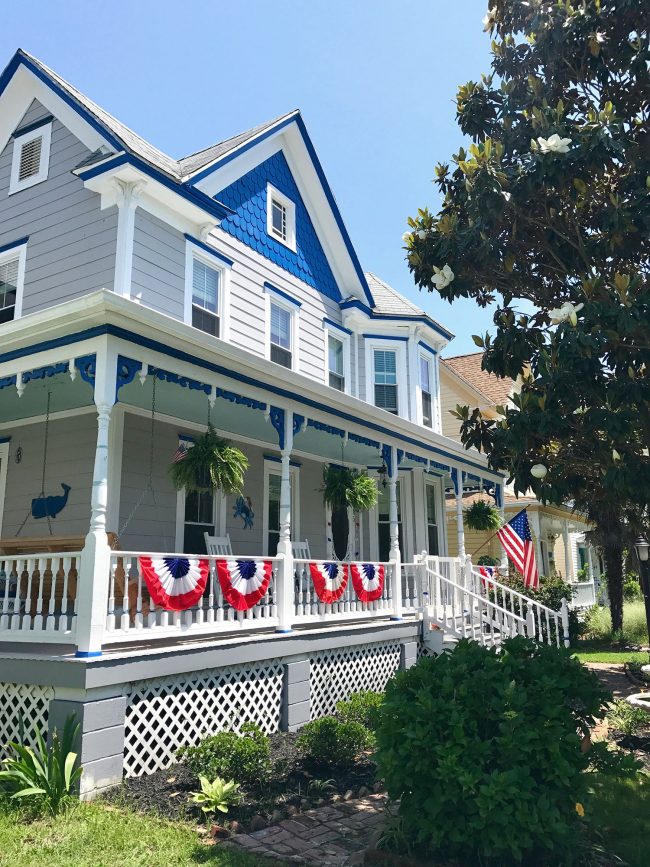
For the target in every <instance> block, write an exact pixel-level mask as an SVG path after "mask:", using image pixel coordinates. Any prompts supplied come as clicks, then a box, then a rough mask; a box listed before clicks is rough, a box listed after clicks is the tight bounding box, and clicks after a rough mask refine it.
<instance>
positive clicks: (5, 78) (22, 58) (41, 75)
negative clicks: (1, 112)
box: [0, 48, 123, 150]
mask: <svg viewBox="0 0 650 867" xmlns="http://www.w3.org/2000/svg"><path fill="white" fill-rule="evenodd" d="M20 65H22V66H25V67H27V69H29V71H30V72H32V73H33V74H34V75H35V76H36V78H38V79H39V80H40V81H42V82H43V83H44V84H45V85H47V87H49V88H50V90H52V91H54V93H56V95H57V96H58V97H60V98H61V99H62V100H63V101H64V102H65V103H66V105H69V106H70V108H73V109H74V110H75V111H76V112H77V114H78V115H80V116H81V117H83V119H84V120H85V121H86V123H88V124H89V125H90V126H91V127H92V128H93V129H94V130H96V131H97V132H98V133H100V135H102V136H103V137H104V138H105V139H106V141H107V142H109V144H111V145H112V146H113V147H114V148H117V149H118V150H121V148H122V147H123V144H122V142H120V141H119V140H118V139H117V138H116V137H115V136H114V135H113V133H112V132H110V130H109V129H108V127H106V126H105V125H104V124H103V123H101V122H100V121H99V120H98V119H97V118H96V117H95V116H94V115H92V114H91V113H90V112H89V111H88V110H87V109H85V108H84V107H83V106H82V105H81V103H80V102H77V100H76V99H74V98H73V97H72V96H71V95H70V94H69V93H68V92H67V91H66V90H64V89H63V88H62V87H61V86H60V85H59V84H57V83H56V82H55V81H54V79H53V78H51V77H50V76H49V75H47V74H46V73H45V72H43V70H42V69H40V67H38V66H36V64H35V63H33V62H32V61H31V60H30V58H29V57H27V56H26V55H25V54H24V53H23V52H22V51H21V50H20V48H19V49H18V51H17V52H16V53H15V54H14V56H13V57H12V58H11V60H10V61H9V63H8V64H7V66H6V67H5V69H4V71H3V73H2V75H0V96H1V95H2V94H3V93H4V91H5V89H6V87H7V85H8V84H9V82H10V81H11V79H12V78H13V77H14V74H15V72H16V70H17V69H18V67H19V66H20Z"/></svg>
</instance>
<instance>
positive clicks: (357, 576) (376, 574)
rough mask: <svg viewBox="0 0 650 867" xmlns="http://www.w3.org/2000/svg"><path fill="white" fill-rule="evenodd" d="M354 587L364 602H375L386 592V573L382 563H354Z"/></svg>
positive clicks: (351, 567)
mask: <svg viewBox="0 0 650 867" xmlns="http://www.w3.org/2000/svg"><path fill="white" fill-rule="evenodd" d="M350 569H351V571H352V586H353V587H354V592H355V593H356V594H357V597H358V598H359V599H360V600H361V601H362V602H374V601H375V600H376V599H379V597H380V596H381V594H382V592H383V590H384V578H385V575H386V571H385V568H384V566H382V565H381V564H380V563H379V564H377V563H361V564H359V563H353V564H352V565H351V566H350Z"/></svg>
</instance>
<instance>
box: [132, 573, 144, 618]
mask: <svg viewBox="0 0 650 867" xmlns="http://www.w3.org/2000/svg"><path fill="white" fill-rule="evenodd" d="M133 625H134V626H135V628H136V629H142V628H143V626H144V624H143V622H142V572H141V570H140V569H138V595H137V597H136V601H135V617H134V618H133Z"/></svg>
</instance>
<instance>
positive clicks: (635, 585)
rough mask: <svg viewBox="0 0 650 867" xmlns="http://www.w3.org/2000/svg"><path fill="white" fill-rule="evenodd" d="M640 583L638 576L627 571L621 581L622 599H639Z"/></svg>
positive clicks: (632, 600) (631, 600)
mask: <svg viewBox="0 0 650 867" xmlns="http://www.w3.org/2000/svg"><path fill="white" fill-rule="evenodd" d="M642 596H643V594H642V593H641V585H640V584H639V576H638V575H634V574H633V573H630V572H628V573H627V574H626V576H625V580H624V582H623V599H624V601H625V602H636V600H637V599H641V598H642Z"/></svg>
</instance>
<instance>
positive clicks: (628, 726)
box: [607, 700, 650, 736]
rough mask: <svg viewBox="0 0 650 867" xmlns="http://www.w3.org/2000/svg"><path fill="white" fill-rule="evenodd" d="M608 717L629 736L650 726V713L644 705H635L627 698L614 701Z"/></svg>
mask: <svg viewBox="0 0 650 867" xmlns="http://www.w3.org/2000/svg"><path fill="white" fill-rule="evenodd" d="M607 719H608V721H609V724H610V725H611V726H613V727H614V728H615V729H618V730H619V731H621V732H623V734H624V735H628V736H629V735H635V734H636V733H637V732H638V731H640V730H641V729H644V728H647V727H648V726H650V714H649V713H648V712H647V711H645V710H644V709H643V708H642V707H635V706H634V705H632V704H630V703H629V702H627V701H625V700H623V701H616V702H614V706H613V707H612V709H611V710H610V711H609V712H608V714H607Z"/></svg>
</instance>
